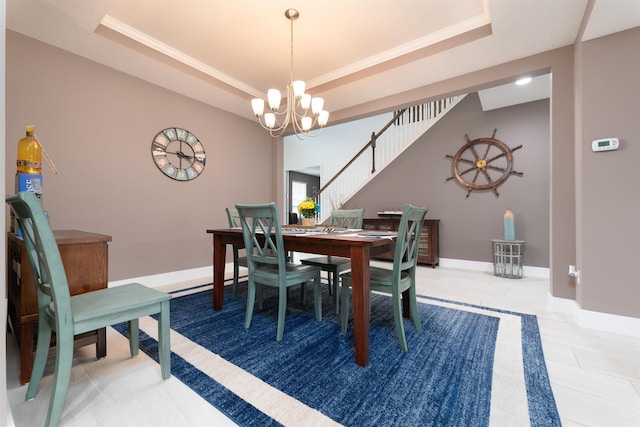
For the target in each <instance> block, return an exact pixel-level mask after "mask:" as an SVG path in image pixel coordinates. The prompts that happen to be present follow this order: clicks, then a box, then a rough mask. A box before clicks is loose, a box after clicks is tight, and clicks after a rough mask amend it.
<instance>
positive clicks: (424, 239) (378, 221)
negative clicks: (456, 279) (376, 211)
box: [362, 215, 440, 268]
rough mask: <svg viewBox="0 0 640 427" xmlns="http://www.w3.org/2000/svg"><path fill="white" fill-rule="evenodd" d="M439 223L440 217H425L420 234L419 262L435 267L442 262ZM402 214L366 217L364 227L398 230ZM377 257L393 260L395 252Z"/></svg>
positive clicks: (363, 222) (367, 228)
mask: <svg viewBox="0 0 640 427" xmlns="http://www.w3.org/2000/svg"><path fill="white" fill-rule="evenodd" d="M439 223H440V220H438V219H425V220H424V223H423V226H422V233H421V234H420V247H419V248H418V264H428V265H431V267H433V268H435V267H436V266H437V265H438V264H439V263H440V255H439V250H438V246H439V242H438V237H439V236H438V233H439ZM399 225H400V216H399V215H394V216H388V217H384V218H365V219H364V220H363V221H362V228H363V229H365V230H380V231H398V226H399ZM375 258H377V259H383V260H387V261H393V253H392V252H389V253H386V254H383V255H380V256H376V257H375Z"/></svg>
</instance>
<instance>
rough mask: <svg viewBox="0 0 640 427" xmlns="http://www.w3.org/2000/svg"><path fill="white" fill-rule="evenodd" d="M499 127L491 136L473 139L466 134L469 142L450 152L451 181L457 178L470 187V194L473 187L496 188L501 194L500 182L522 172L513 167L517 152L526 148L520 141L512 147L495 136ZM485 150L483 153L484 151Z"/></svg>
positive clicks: (460, 182)
mask: <svg viewBox="0 0 640 427" xmlns="http://www.w3.org/2000/svg"><path fill="white" fill-rule="evenodd" d="M496 131H497V129H496V130H494V131H493V135H492V136H491V138H478V139H474V140H473V141H471V140H470V139H469V136H468V135H465V136H464V137H465V140H466V144H465V145H463V146H462V147H461V148H460V150H458V152H457V153H456V154H455V155H454V156H450V155H448V154H447V158H449V159H452V163H451V170H452V175H451V176H450V177H449V178H447V181H450V180H453V179H455V180H456V181H457V182H458V183H459V184H460V185H462V186H463V187H465V188H467V190H468V191H467V196H466V197H469V194H471V192H472V191H474V190H476V191H489V190H491V191H493V192H494V194H495V195H496V197H499V196H500V194H499V193H498V186H499V185H500V184H502V183H503V182H505V181H506V180H507V178H509V176H511V175H517V176H522V175H523V173H522V172H518V171H515V170H514V169H513V152H514V151H516V150H518V149H520V148H522V145H518V146H517V147H514V148H509V146H508V145H507V144H505V143H504V142H502V141H500V140H498V139H495V136H496ZM480 153H482V154H480Z"/></svg>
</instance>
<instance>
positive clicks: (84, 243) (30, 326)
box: [7, 230, 111, 384]
mask: <svg viewBox="0 0 640 427" xmlns="http://www.w3.org/2000/svg"><path fill="white" fill-rule="evenodd" d="M53 234H54V236H55V238H56V242H57V243H58V249H59V250H60V256H61V258H62V264H63V265H64V269H65V272H66V274H67V281H68V282H69V292H70V294H71V295H77V294H82V293H85V292H90V291H94V290H97V289H103V288H106V287H107V285H108V279H107V277H108V259H109V257H108V251H109V248H108V245H107V243H108V242H110V241H111V236H105V235H103V234H95V233H87V232H84V231H78V230H55V231H54V232H53ZM7 246H8V248H7V263H8V265H7V289H8V294H9V322H10V326H11V329H12V331H13V333H14V334H15V336H16V338H17V339H18V345H19V348H20V383H21V384H25V383H27V382H29V379H30V377H31V369H32V368H33V351H34V342H33V341H34V333H37V324H38V298H37V296H36V288H35V284H34V283H33V275H32V273H31V265H30V264H29V259H28V257H27V253H26V251H25V250H24V249H25V247H24V241H23V240H22V238H21V237H18V236H16V235H15V234H13V233H9V234H8V237H7ZM92 343H95V344H96V357H97V358H102V357H105V356H106V355H107V337H106V329H105V328H102V329H99V330H97V331H94V332H91V333H88V334H84V335H82V336H79V337H76V345H87V344H92Z"/></svg>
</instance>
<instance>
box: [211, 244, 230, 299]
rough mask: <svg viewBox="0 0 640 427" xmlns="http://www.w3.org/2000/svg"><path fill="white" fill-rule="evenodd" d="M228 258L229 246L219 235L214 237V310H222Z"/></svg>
mask: <svg viewBox="0 0 640 427" xmlns="http://www.w3.org/2000/svg"><path fill="white" fill-rule="evenodd" d="M226 258H227V245H226V244H224V243H222V239H221V238H220V236H219V235H217V234H214V235H213V309H214V310H217V311H220V310H222V301H223V299H224V265H225V262H226Z"/></svg>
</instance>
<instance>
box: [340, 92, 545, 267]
mask: <svg viewBox="0 0 640 427" xmlns="http://www.w3.org/2000/svg"><path fill="white" fill-rule="evenodd" d="M494 129H497V133H496V135H495V138H496V139H499V140H500V141H502V142H504V143H505V144H507V145H508V146H509V147H511V148H513V147H516V146H518V145H522V146H523V148H521V149H519V150H516V151H515V152H514V153H513V156H514V162H513V168H514V170H517V171H519V172H524V176H523V177H518V176H515V175H512V176H511V177H510V178H509V179H507V181H506V182H505V183H503V184H502V185H501V186H500V187H498V192H499V197H496V196H495V194H494V193H493V192H491V191H489V192H486V191H485V192H477V191H473V192H471V194H470V195H469V197H468V198H467V197H466V195H467V190H466V189H465V188H463V187H462V186H460V185H459V184H458V183H457V182H456V181H455V180H451V181H446V178H448V177H450V176H452V170H451V165H452V161H451V159H448V158H446V155H447V154H449V155H452V156H453V155H455V154H456V152H457V151H458V150H459V149H460V147H462V146H463V145H464V144H465V143H466V140H465V134H466V135H468V137H469V139H471V140H473V139H477V138H482V137H491V135H492V134H493V131H494ZM378 148H380V149H383V148H382V147H378ZM406 203H411V204H414V205H419V206H427V207H428V208H429V211H428V213H427V218H432V219H439V220H440V256H441V257H442V258H454V259H463V260H472V261H483V262H492V251H491V239H501V238H503V215H504V211H505V209H506V208H511V210H512V211H513V213H514V216H515V224H516V239H519V240H526V241H527V244H526V250H525V254H526V255H525V258H524V260H525V264H526V265H529V266H536V267H548V266H549V101H548V100H542V101H535V102H530V103H526V104H521V105H517V106H512V107H508V108H501V109H497V110H492V111H487V112H483V111H482V108H481V105H480V101H479V99H478V95H477V94H476V93H473V94H470V95H468V96H467V97H466V98H465V99H464V100H462V101H461V102H460V103H459V104H458V105H457V106H456V107H455V108H454V109H453V110H452V111H451V112H450V113H449V114H447V115H446V116H445V117H444V118H443V119H442V120H440V121H439V122H438V123H437V124H436V125H435V126H434V127H433V128H431V129H430V130H429V131H428V132H427V133H426V134H425V135H423V136H422V137H421V138H420V139H419V140H418V141H416V142H415V143H414V144H413V145H412V146H411V147H410V148H409V149H408V150H407V151H406V152H405V153H403V154H402V155H401V156H400V157H399V158H398V159H396V160H395V161H394V162H393V163H392V164H391V165H390V166H388V167H387V168H386V169H385V170H384V171H382V172H381V173H380V174H379V175H378V176H377V177H376V178H375V179H374V180H373V181H372V182H371V183H370V184H369V185H367V186H366V187H365V188H364V189H362V190H361V191H360V192H358V193H357V194H356V195H355V196H354V197H353V198H352V199H351V200H349V201H348V203H346V204H345V206H347V207H355V206H358V207H364V208H365V217H367V218H376V217H377V215H376V212H378V211H381V210H384V209H386V208H390V207H396V208H402V206H404V204H406Z"/></svg>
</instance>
